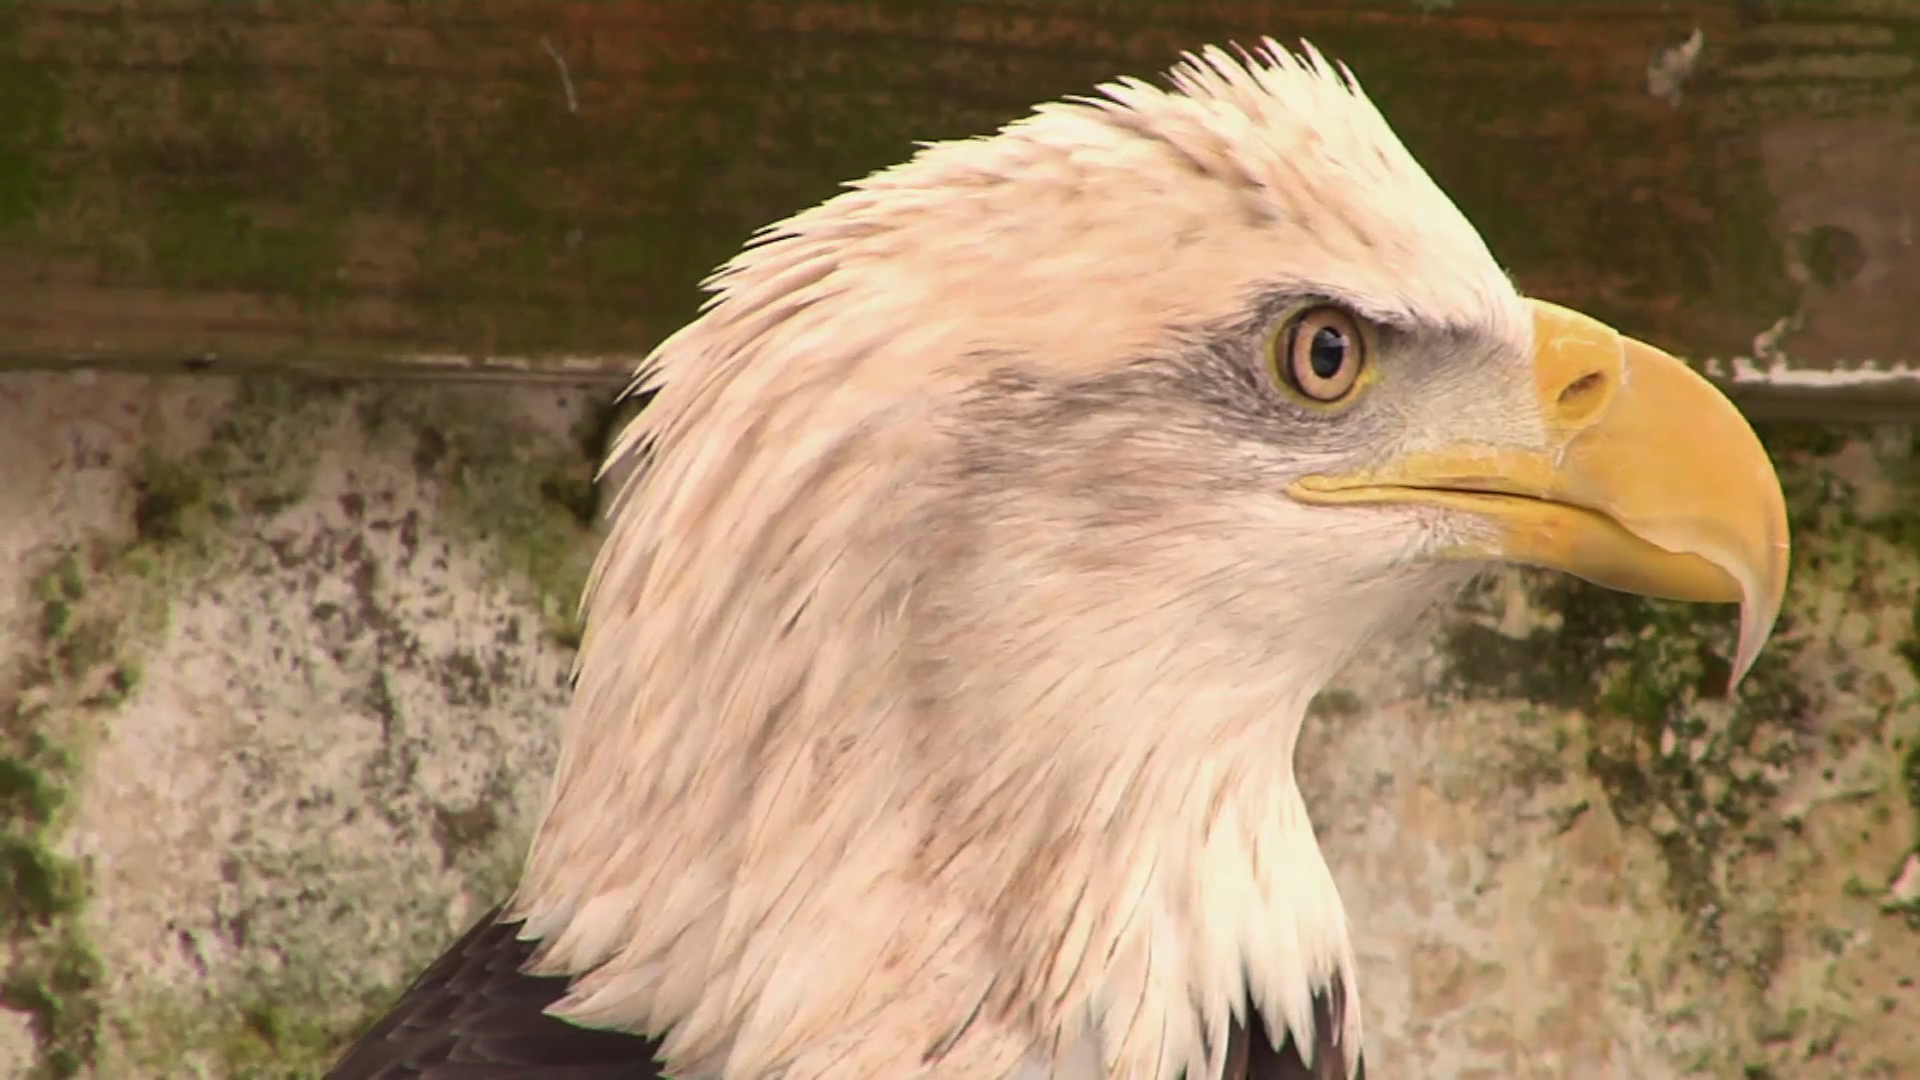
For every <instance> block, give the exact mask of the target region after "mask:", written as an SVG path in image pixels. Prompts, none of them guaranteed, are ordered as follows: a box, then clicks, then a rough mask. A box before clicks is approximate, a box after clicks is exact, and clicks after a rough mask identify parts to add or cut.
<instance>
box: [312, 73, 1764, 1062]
mask: <svg viewBox="0 0 1920 1080" xmlns="http://www.w3.org/2000/svg"><path fill="white" fill-rule="evenodd" d="M1170 81H1171V85H1170V86H1167V87H1164V88H1162V87H1157V86H1155V85H1151V84H1148V83H1145V82H1141V81H1138V80H1124V81H1120V82H1117V83H1113V84H1110V85H1106V86H1104V87H1102V88H1101V90H1100V93H1099V95H1098V96H1095V97H1091V98H1084V99H1074V100H1071V101H1066V102H1060V103H1054V104H1048V105H1042V106H1040V107H1039V108H1038V109H1036V110H1035V111H1034V112H1033V113H1032V114H1031V115H1030V116H1028V117H1026V118H1025V119H1022V120H1019V121H1017V122H1015V123H1013V124H1011V125H1009V126H1007V127H1005V128H1004V129H1002V130H1001V131H999V132H998V133H996V134H994V135H992V136H990V137H986V138H980V139H973V140H968V141H960V142H951V143H941V144H933V145H928V146H925V147H923V148H922V149H921V150H920V151H919V152H918V153H917V154H916V155H914V157H913V158H912V159H911V160H909V161H908V162H906V163H905V164H903V165H900V166H898V167H895V168H891V169H887V170H884V171H882V172H879V173H876V174H874V175H872V176H870V177H868V178H866V179H865V180H862V181H859V182H857V183H854V184H852V185H851V186H850V187H849V189H848V190H846V191H844V192H842V193H840V194H839V195H837V196H835V197H833V198H831V199H829V200H827V201H826V202H825V203H822V204H821V205H819V206H816V207H814V208H813V209H810V210H806V211H804V212H802V213H800V214H798V215H796V216H794V217H792V218H790V219H788V220H786V221H784V222H782V223H780V224H778V225H775V226H773V227H771V228H770V229H768V230H767V231H766V232H765V233H763V234H762V235H760V236H759V237H758V238H757V239H756V241H755V242H754V243H753V244H751V245H750V246H749V247H748V248H747V249H746V250H745V251H744V252H743V253H742V254H740V255H738V256H737V257H736V258H734V259H733V260H732V261H731V262H729V263H727V264H726V265H725V266H724V267H723V268H722V269H721V270H720V271H719V272H718V273H717V274H716V275H715V277H714V278H713V279H712V280H711V282H710V285H709V287H710V290H711V293H712V295H711V298H710V299H709V301H708V303H707V304H706V306H705V307H704V308H703V310H702V311H701V313H700V315H699V316H698V318H696V319H695V320H694V321H693V322H692V323H690V324H689V325H688V326H686V327H685V328H684V329H682V330H680V331H679V332H678V333H676V334H674V335H673V336H672V337H671V338H669V339H668V340H667V341H665V342H664V343H663V344H661V345H660V346H659V348H658V349H657V350H656V351H655V352H654V353H653V354H652V356H651V357H650V358H649V360H648V362H647V363H646V365H645V366H644V368H643V370H642V372H641V375H640V378H639V380H638V383H637V384H636V385H638V386H640V387H642V388H644V389H646V390H648V391H651V392H654V393H655V395H656V396H655V397H654V399H653V401H652V403H651V404H650V405H649V407H648V408H646V409H645V410H644V411H643V412H642V413H641V414H640V415H639V417H638V418H637V419H636V420H635V421H634V422H633V424H632V425H631V427H629V428H628V429H627V430H626V431H625V433H624V435H623V437H622V438H621V440H620V441H619V443H618V445H617V446H616V448H615V450H614V452H613V455H612V458H611V459H610V460H614V461H633V462H636V463H638V464H637V468H636V471H635V472H634V474H633V478H632V479H631V480H630V482H629V483H627V485H626V486H625V488H624V490H623V491H622V492H621V494H620V497H619V500H618V502H617V503H616V504H615V505H614V508H613V511H612V520H611V525H610V529H609V532H608V535H607V537H606V539H605V542H604V545H603V548H602V550H601V552H600V556H599V559H598V561H597V564H596V567H595V571H594V576H593V579H592V581H591V583H590V585H589V588H588V593H587V605H586V610H587V630H586V636H585V638H584V641H583V643H582V647H581V653H580V656H579V664H578V669H577V685H576V690H575V697H574V699H573V705H572V708H571V710H570V712H569V714H568V715H567V717H566V721H565V723H566V726H565V731H564V738H563V747H562V750H561V754H560V761H559V765H558V773H557V777H556V779H555V781H554V784H553V787H552V790H551V793H550V797H549V801H548V806H547V810H546V814H545V817H544V820H543V821H542V823H541V825H540V828H539V830H538V833H537V836H536V838H535V840H534V842H533V846H532V850H531V854H530V856H529V860H528V863H527V866H526V870H525V873H524V876H523V878H522V880H521V882H520V885H519V888H518V889H517V891H516V893H515V895H514V896H513V898H512V899H511V901H509V902H508V903H507V904H505V905H503V906H502V907H501V908H499V909H497V910H495V911H494V912H491V913H489V914H488V915H487V916H486V917H485V918H484V919H482V920H481V922H480V923H479V924H478V925H476V926H475V927H474V928H473V930H472V931H471V932H470V933H468V934H467V935H466V937H464V938H463V939H461V940H460V941H459V942H458V943H457V944H455V945H454V946H453V947H452V949H451V950H449V951H448V952H447V953H446V954H445V955H444V956H442V957H441V959H440V960H439V961H438V962H437V963H435V964H434V965H432V967H431V968H430V969H429V970H428V971H427V972H426V973H425V974H424V975H422V976H421V977H420V979H419V980H418V981H417V982H416V983H415V984H414V985H413V987H412V988H411V989H410V990H408V991H407V993H406V994H405V996H404V997H403V998H402V999H401V1001H400V1003H399V1004H398V1005H397V1006H396V1007H395V1008H394V1009H393V1011H392V1012H391V1013H390V1014H389V1015H388V1016H386V1018H385V1019H383V1020H382V1021H381V1022H380V1023H379V1024H378V1025H376V1026H375V1027H374V1028H373V1029H372V1030H371V1031H369V1032H368V1033H367V1034H366V1035H365V1036H364V1037H363V1038H361V1039H360V1041H359V1042H358V1043H357V1044H356V1045H354V1046H353V1047H352V1048H351V1049H350V1050H349V1051H348V1052H347V1054H346V1056H345V1058H344V1059H343V1060H342V1061H341V1062H340V1064H339V1065H338V1066H337V1067H336V1069H335V1070H334V1071H333V1073H331V1076H333V1077H335V1078H336V1080H372V1078H399V1077H419V1078H425V1080H483V1078H508V1077H514V1078H529V1080H531V1078H568V1080H603V1078H613V1077H654V1076H667V1075H671V1076H674V1077H679V1078H682V1080H701V1078H712V1080H757V1078H763V1077H781V1078H784V1080H829V1078H843V1077H845V1078H859V1077H910V1076H912V1077H927V1078H938V1080H976V1078H977V1080H1010V1078H1026V1080H1093V1078H1102V1077H1105V1078H1116V1080H1117V1078H1126V1080H1176V1078H1182V1077H1184V1078H1186V1080H1201V1078H1218V1077H1234V1078H1239V1077H1319V1078H1333V1077H1346V1078H1352V1077H1359V1076H1361V1075H1363V1058H1362V1044H1361V1009H1360V1004H1359V996H1358V994H1359V983H1358V979H1357V975H1356V970H1355V963H1354V953H1353V950H1352V948H1351V945H1350V943H1349V935H1348V923H1347V918H1346V915H1345V914H1344V912H1343V909H1342V906H1341V903H1340V898H1339V895H1338V892H1337V891H1336V889H1335V886H1334V879H1333V876H1332V874H1331V873H1330V872H1329V870H1328V867H1327V864H1326V862H1325V861H1324V859H1323V858H1322V856H1321V854H1320V851H1319V848H1318V845H1317V843H1316V841H1315V838H1314V833H1313V828H1312V825H1311V823H1310V822H1309V820H1308V816H1307V807H1306V804H1305V803H1304V801H1303V800H1302V797H1301V793H1300V789H1299V787H1298V786H1297V785H1296V783H1295V780H1294V774H1293V756H1294V746H1295V741H1296V738H1297V736H1298V734H1299V731H1300V726H1301V723H1302V718H1303V715H1304V713H1305V710H1306V707H1307V705H1308V702H1309V699H1311V698H1312V697H1313V696H1314V694H1315V693H1316V692H1317V691H1318V690H1319V689H1320V688H1321V687H1322V685H1323V684H1324V683H1325V682H1326V681H1327V680H1328V678H1329V677H1330V676H1332V675H1333V674H1334V673H1335V671H1336V669H1338V668H1339V667H1340V666H1341V665H1342V663H1343V662H1344V661H1345V660H1346V659H1347V658H1348V657H1349V656H1351V655H1352V654H1353V653H1354V652H1355V651H1356V649H1357V648H1358V647H1360V646H1361V645H1362V644H1363V643H1365V642H1367V641H1368V640H1369V639H1372V638H1374V637H1375V636H1376V635H1380V634H1382V633H1386V632H1389V631H1392V630H1394V629H1395V628H1396V627H1403V626H1406V625H1407V624H1409V623H1410V622H1411V620H1413V619H1414V618H1415V617H1416V616H1417V615H1418V614H1419V613H1420V612H1421V611H1422V610H1423V609H1426V608H1427V607H1429V606H1430V605H1431V604H1432V603H1433V602H1434V601H1435V600H1437V599H1440V598H1443V597H1445V596H1447V595H1448V594H1449V593H1450V592H1451V591H1453V590H1454V589H1455V588H1456V587H1457V586H1459V585H1460V584H1461V583H1462V582H1463V581H1464V580H1466V579H1467V578H1469V577H1470V576H1471V575H1473V574H1474V573H1475V572H1476V571H1477V570H1479V569H1481V568H1484V567H1485V566H1487V565H1488V564H1489V563H1493V562H1500V561H1505V562H1518V563H1525V564H1531V565H1536V566H1542V567H1549V568H1555V569H1558V570H1561V571H1565V572H1568V573H1572V574H1576V575H1579V576H1581V577H1584V578H1587V579H1589V580H1591V581H1594V582H1597V583H1600V584H1602V585H1606V586H1609V587H1613V588H1617V589H1624V590H1631V591H1634V592H1639V593H1644V594H1648V595H1654V596H1662V597H1669V598H1675V599H1683V600H1695V601H1704V602H1738V603H1740V604H1741V605H1743V615H1742V622H1741V637H1740V645H1739V652H1738V656H1737V658H1736V661H1735V669H1736V679H1737V678H1738V674H1739V673H1740V672H1743V671H1745V669H1746V668H1747V667H1748V666H1749V665H1750V664H1751V662H1752V660H1753V658H1754V655H1755V653H1756V651H1757V650H1758V649H1759V648H1760V646H1761V644H1762V643H1763V641H1764V640H1765V638H1766V637H1767V635H1768V634H1769V633H1770V632H1771V628H1772V626H1773V622H1774V619H1775V617H1776V615H1777V613H1778V610H1779V606H1780V602H1781V597H1782V594H1783V592H1784V589H1785V583H1786V568H1787V549H1788V538H1787V521H1786V513H1785V507H1784V502H1783V500H1782V497H1781V493H1780V487H1779V482H1778V480H1777V478H1776V476H1775V474H1774V471H1773V469H1772V467H1771V465H1770V463H1769V461H1768V459H1767V456H1766V453H1765V452H1764V450H1763V449H1762V447H1761V445H1760V443H1759V441H1758V440H1757V439H1756V438H1755V436H1754V434H1753V432H1752V430H1751V429H1750V428H1749V427H1748V425H1747V424H1746V422H1745V421H1744V420H1743V419H1742V418H1741V416H1740V414H1739V413H1738V412H1737V411H1736V410H1735V409H1734V407H1733V406H1732V405H1731V404H1729V402H1728V401H1727V400H1726V399H1725V398H1723V397H1722V396H1721V395H1720V394H1719V393H1718V392H1717V391H1715V390H1714V389H1713V388H1712V387H1711V386H1710V384H1708V383H1707V382H1706V381H1704V380H1703V379H1701V378H1700V377H1699V376H1697V375H1696V374H1694V373H1693V372H1692V371H1691V370H1690V369H1689V368H1687V367H1686V366H1685V365H1683V364H1682V363H1680V362H1679V361H1677V360H1675V359H1673V358H1672V357H1670V356H1668V355H1666V354H1665V353H1663V352H1660V351H1658V350H1656V349H1654V348H1653V347H1651V346H1648V345H1645V344H1642V343H1640V342H1637V341H1634V340H1630V339H1628V338H1624V337H1622V336H1621V335H1620V334H1618V333H1616V332H1615V331H1614V330H1612V329H1609V328H1608V327H1606V326H1604V325H1602V324H1601V323H1599V322H1597V321H1595V320H1593V319H1591V318H1588V317H1586V316H1584V315H1581V314H1577V313H1575V312H1573V311H1570V310H1567V309H1564V308H1561V307H1557V306H1555V305H1553V304H1549V303H1544V302H1541V301H1538V300H1530V299H1526V298H1523V297H1522V296H1520V295H1519V293H1518V292H1516V290H1515V288H1514V286H1513V284H1512V283H1511V282H1510V280H1509V279H1508V277H1507V276H1506V275H1505V274H1504V273H1503V272H1502V271H1501V269H1500V267H1499V266H1498V265H1497V264H1496V263H1495V261H1494V259H1493V258H1492V256H1491V255H1490V254H1489V253H1488V251H1487V248H1486V246H1485V244H1484V243H1483V242H1482V240H1481V238H1480V237H1479V235H1478V234H1477V233H1476V232H1475V230H1474V229H1473V227H1472V226H1471V225H1469V224H1468V222H1467V220H1466V219H1465V218H1464V217H1463V216H1462V215H1461V213H1460V212H1459V211H1458V210H1457V209H1456V208H1455V207H1454V205H1453V204H1452V203H1451V202H1450V201H1449V200H1448V198H1447V197H1446V196H1445V195H1444V194H1442V192H1441V191H1440V190H1439V188H1438V187H1436V186H1435V184H1434V183H1433V182H1432V181H1431V180H1430V179H1429V178H1428V177H1427V175H1426V174H1425V172H1424V171H1423V170H1422V169H1421V167H1420V166H1419V165H1418V164H1417V163H1416V162H1415V160H1414V158H1413V157H1412V156H1411V155H1410V154H1409V153H1408V151H1407V150H1406V149H1405V148H1404V147H1403V146H1402V145H1401V143H1400V141H1399V140H1398V138H1396V137H1395V135H1394V134H1393V132H1392V130H1391V129H1390V128H1389V127H1388V125H1387V123H1386V121H1385V120H1384V119H1383V118H1382V116H1381V114H1380V113H1379V112H1378V111H1377V110H1376V109H1375V107H1374V106H1373V105H1372V104H1371V103H1370V102H1369V101H1368V99H1367V97H1366V96H1365V95H1364V93H1363V92H1362V91H1361V89H1360V87H1359V85H1358V84H1357V82H1356V81H1355V79H1354V77H1353V75H1352V74H1351V72H1349V71H1348V70H1346V69H1345V68H1344V67H1337V66H1335V65H1334V64H1332V63H1330V62H1329V61H1327V60H1326V59H1325V58H1323V57H1322V56H1321V54H1320V53H1318V52H1317V51H1315V50H1314V49H1312V47H1311V46H1305V47H1303V49H1302V50H1301V51H1299V52H1297V53H1296V52H1291V51H1288V50H1285V49H1283V48H1281V47H1279V46H1277V45H1275V44H1274V43H1273V42H1272V41H1267V42H1265V44H1264V46H1263V47H1262V48H1261V49H1260V50H1259V51H1258V52H1256V53H1247V52H1233V53H1229V52H1226V51H1223V50H1219V49H1208V50H1206V51H1204V52H1202V53H1199V54H1191V55H1188V56H1187V57H1186V58H1185V60H1184V61H1183V62H1182V63H1181V64H1180V65H1179V66H1178V67H1176V68H1175V69H1174V71H1173V72H1172V75H1171V80H1170Z"/></svg>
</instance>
